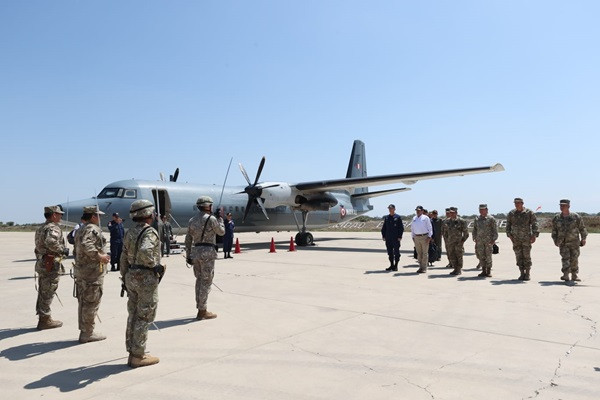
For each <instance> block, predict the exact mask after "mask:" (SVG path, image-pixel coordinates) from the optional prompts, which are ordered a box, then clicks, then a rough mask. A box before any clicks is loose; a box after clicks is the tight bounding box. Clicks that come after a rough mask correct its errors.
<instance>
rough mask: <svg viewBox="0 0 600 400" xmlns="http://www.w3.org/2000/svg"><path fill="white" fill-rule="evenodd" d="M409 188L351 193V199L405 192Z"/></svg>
mask: <svg viewBox="0 0 600 400" xmlns="http://www.w3.org/2000/svg"><path fill="white" fill-rule="evenodd" d="M409 190H411V189H410V188H398V189H388V190H379V191H377V192H365V193H358V194H353V195H352V199H368V198H371V197H378V196H385V195H386V194H392V193H398V192H407V191H409Z"/></svg>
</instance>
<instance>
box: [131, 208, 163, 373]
mask: <svg viewBox="0 0 600 400" xmlns="http://www.w3.org/2000/svg"><path fill="white" fill-rule="evenodd" d="M129 211H130V214H129V215H130V216H131V218H132V220H133V221H134V222H136V225H135V226H134V227H133V228H131V229H129V231H128V232H127V234H126V235H125V240H124V243H123V253H122V254H121V277H122V280H123V282H124V283H125V286H126V288H127V296H128V298H129V299H128V301H127V312H128V317H127V330H126V331H125V347H126V348H127V351H128V352H129V359H128V360H127V365H129V366H130V367H132V368H137V367H145V366H147V365H153V364H156V363H158V361H159V359H158V357H153V356H151V355H150V354H146V353H145V351H146V341H147V340H148V327H149V326H150V324H151V323H152V322H154V318H155V317H156V307H157V306H158V283H159V279H160V277H161V273H164V267H163V269H162V272H160V269H161V266H160V238H159V237H158V232H157V231H156V229H154V228H153V227H152V226H150V224H151V223H152V220H153V219H154V205H153V204H152V203H151V202H150V201H148V200H136V201H134V202H133V203H132V204H131V208H130V210H129Z"/></svg>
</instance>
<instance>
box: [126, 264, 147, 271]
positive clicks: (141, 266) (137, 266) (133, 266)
mask: <svg viewBox="0 0 600 400" xmlns="http://www.w3.org/2000/svg"><path fill="white" fill-rule="evenodd" d="M128 269H145V270H148V271H152V268H149V267H146V266H144V265H137V264H133V265H130V266H129V267H128Z"/></svg>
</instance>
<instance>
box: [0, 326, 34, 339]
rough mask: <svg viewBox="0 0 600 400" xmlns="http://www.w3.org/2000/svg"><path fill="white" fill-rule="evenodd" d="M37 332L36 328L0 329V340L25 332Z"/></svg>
mask: <svg viewBox="0 0 600 400" xmlns="http://www.w3.org/2000/svg"><path fill="white" fill-rule="evenodd" d="M31 332H37V329H36V328H16V329H0V340H4V339H9V338H12V337H15V336H21V335H24V334H26V333H31Z"/></svg>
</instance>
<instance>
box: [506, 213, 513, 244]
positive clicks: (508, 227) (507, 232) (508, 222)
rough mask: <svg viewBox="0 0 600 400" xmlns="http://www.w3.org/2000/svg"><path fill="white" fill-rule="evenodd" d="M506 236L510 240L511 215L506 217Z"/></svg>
mask: <svg viewBox="0 0 600 400" xmlns="http://www.w3.org/2000/svg"><path fill="white" fill-rule="evenodd" d="M506 236H508V237H509V238H511V240H512V214H511V213H508V216H507V217H506Z"/></svg>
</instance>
